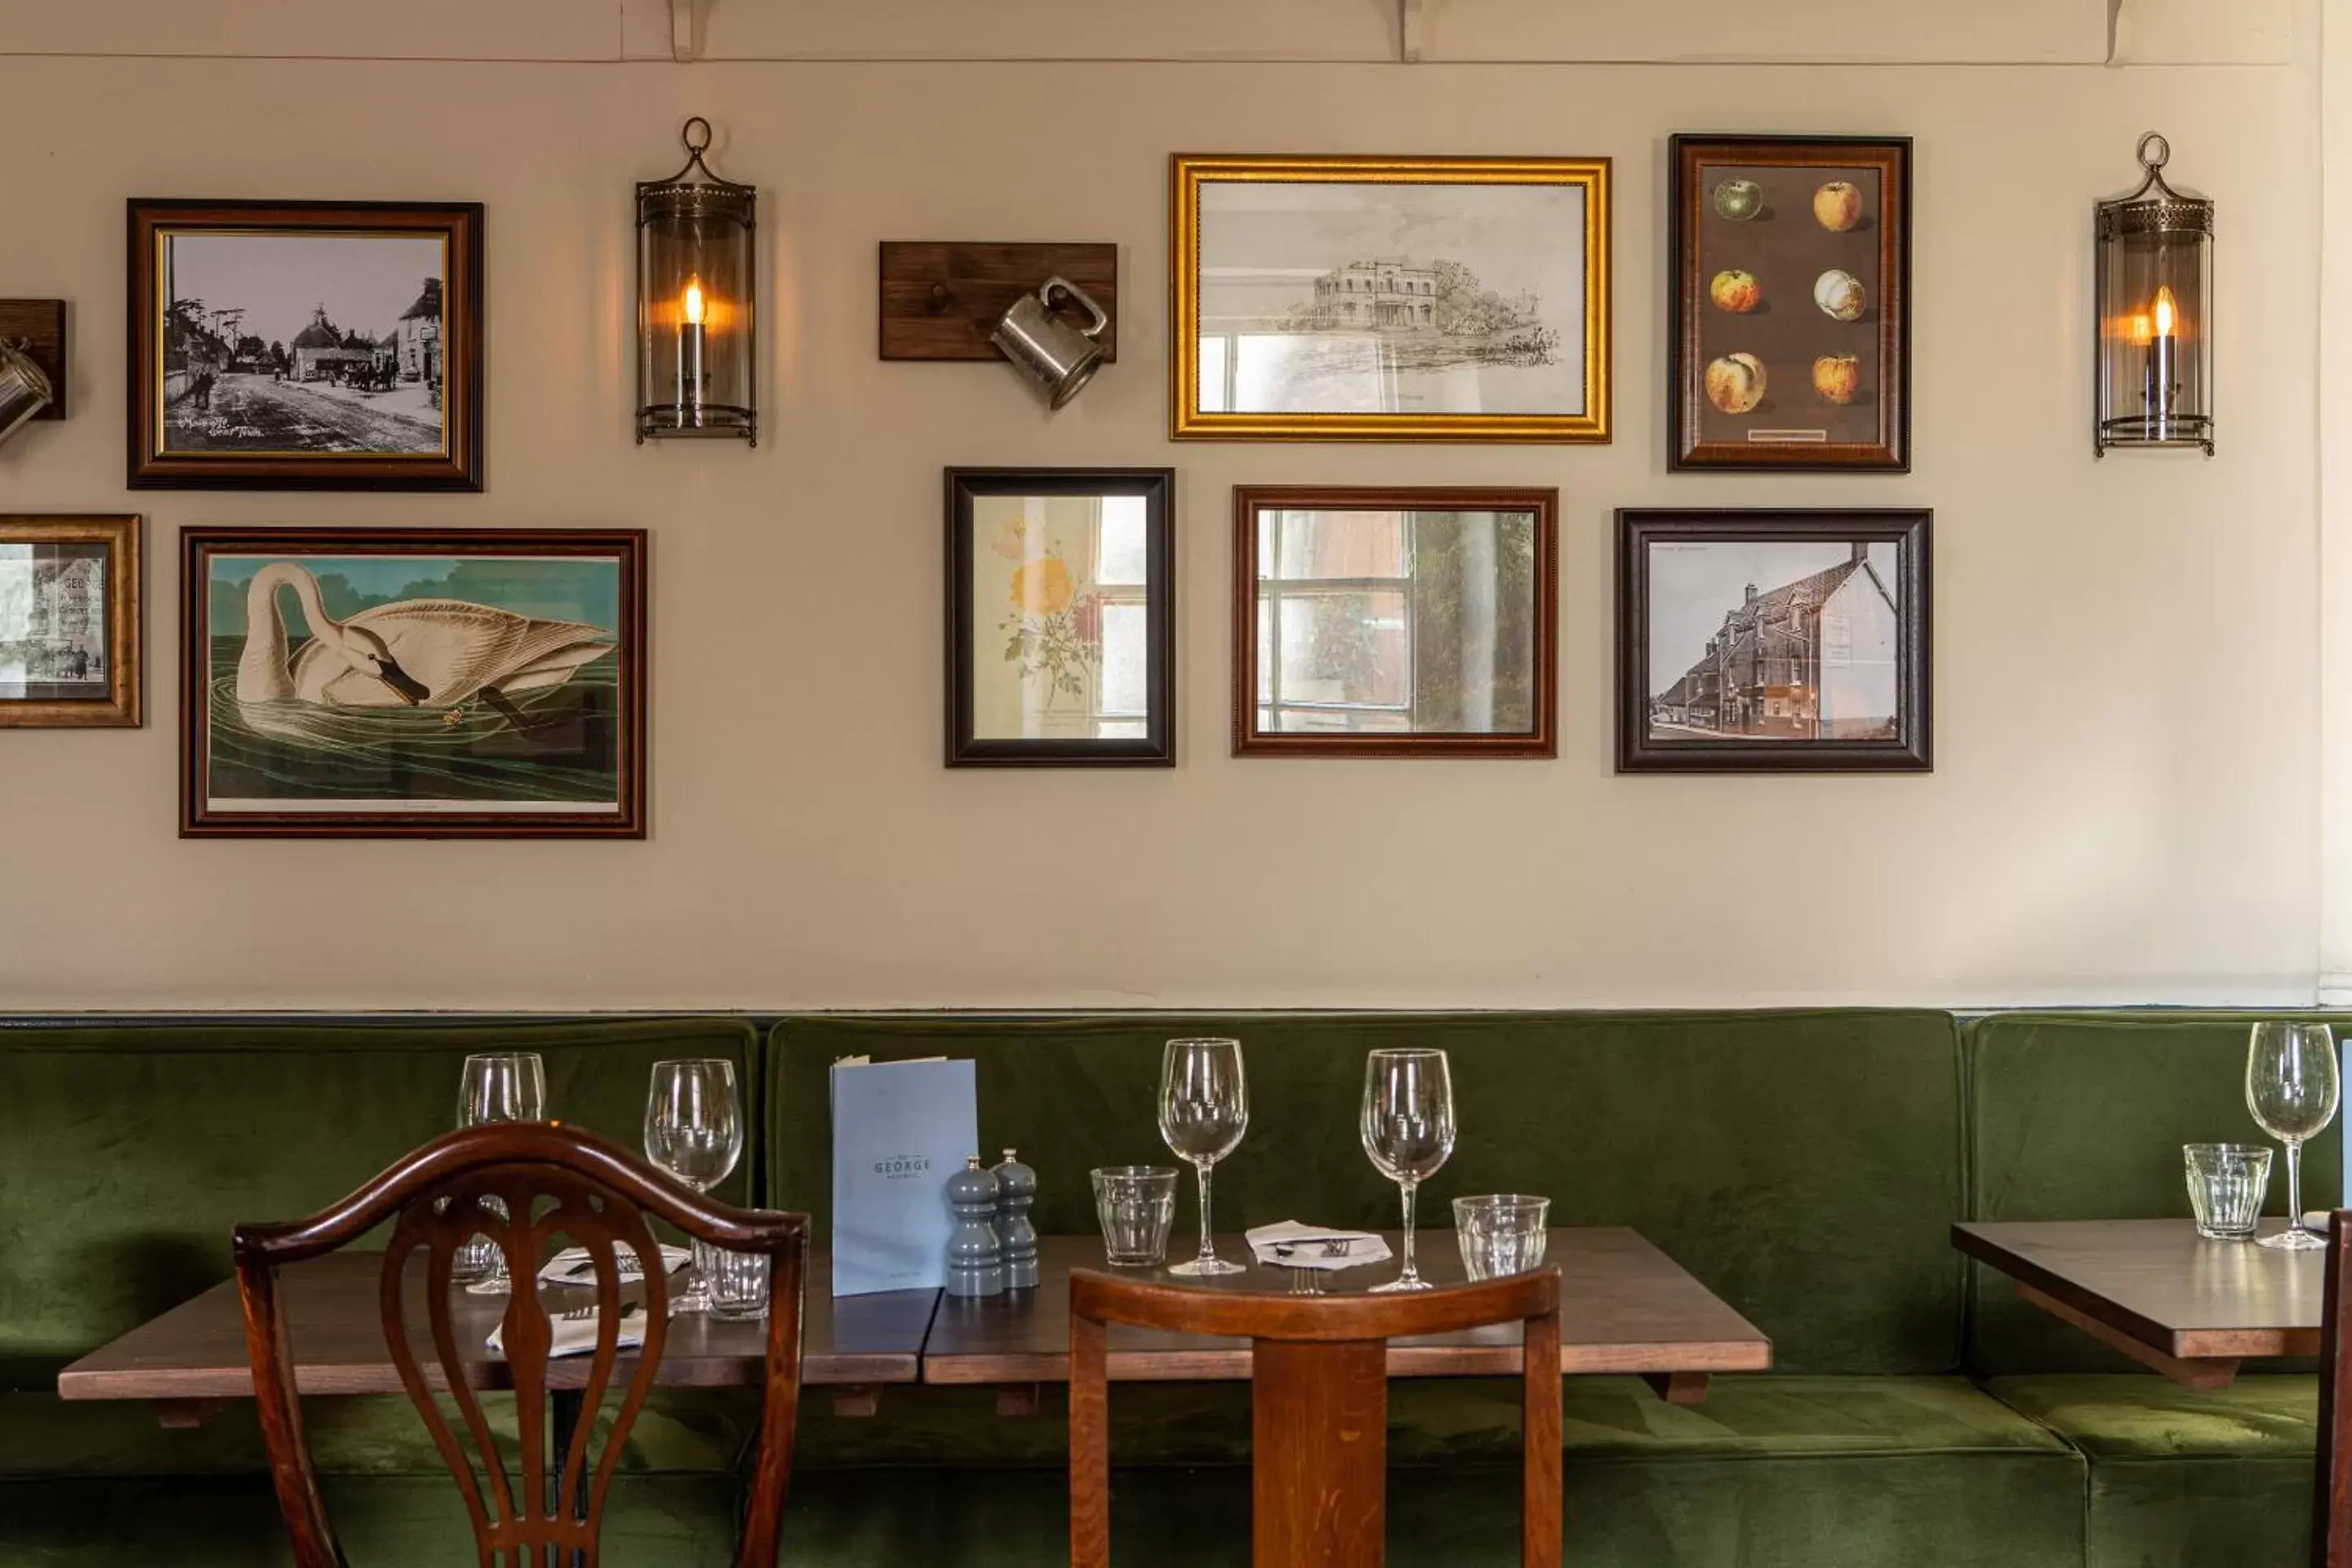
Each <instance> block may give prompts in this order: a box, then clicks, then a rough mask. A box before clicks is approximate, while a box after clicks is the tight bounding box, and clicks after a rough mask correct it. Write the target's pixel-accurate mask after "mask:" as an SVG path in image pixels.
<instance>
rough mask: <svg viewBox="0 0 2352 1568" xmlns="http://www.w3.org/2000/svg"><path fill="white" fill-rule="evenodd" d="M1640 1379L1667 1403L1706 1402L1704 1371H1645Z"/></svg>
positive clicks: (1689, 1403)
mask: <svg viewBox="0 0 2352 1568" xmlns="http://www.w3.org/2000/svg"><path fill="white" fill-rule="evenodd" d="M1642 1381H1643V1382H1644V1383H1646V1384H1648V1385H1650V1392H1652V1393H1653V1394H1655V1395H1656V1396H1658V1397H1659V1398H1661V1399H1663V1400H1664V1401H1665V1402H1666V1403H1667V1404H1669V1405H1704V1404H1706V1373H1704V1372H1645V1373H1643V1374H1642Z"/></svg>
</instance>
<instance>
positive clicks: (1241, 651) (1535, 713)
mask: <svg viewBox="0 0 2352 1568" xmlns="http://www.w3.org/2000/svg"><path fill="white" fill-rule="evenodd" d="M1268 510H1276V511H1361V512H1507V513H1532V514H1533V515H1534V517H1535V528H1534V538H1533V544H1534V559H1533V560H1532V562H1531V570H1530V573H1529V591H1530V592H1531V593H1532V595H1533V596H1534V603H1533V605H1532V606H1531V607H1530V608H1531V610H1532V612H1533V613H1532V623H1531V626H1530V632H1531V635H1532V639H1533V647H1532V650H1531V660H1530V663H1531V669H1530V675H1531V682H1530V689H1529V692H1528V706H1529V712H1530V717H1531V721H1532V722H1531V724H1530V727H1528V728H1527V729H1525V730H1511V731H1502V732H1484V731H1476V732H1451V731H1448V732H1439V731H1423V732H1418V733H1415V732H1402V731H1376V730H1361V731H1328V732H1321V733H1303V732H1298V731H1265V730H1261V729H1259V728H1258V727H1257V709H1258V650H1257V638H1258V618H1257V609H1258V517H1259V514H1260V513H1262V512H1265V511H1268ZM1321 581H1323V580H1318V582H1321ZM1324 591H1328V590H1324ZM1233 639H1234V644H1233V649H1234V652H1233V670H1234V684H1233V727H1234V756H1236V757H1327V758H1328V757H1400V758H1401V757H1452V758H1469V757H1482V758H1549V757H1557V756H1558V755H1559V491H1558V490H1554V489H1538V488H1511V487H1482V486H1328V485H1317V486H1304V485H1245V486H1235V487H1234V588H1233Z"/></svg>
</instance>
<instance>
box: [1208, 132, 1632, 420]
mask: <svg viewBox="0 0 2352 1568" xmlns="http://www.w3.org/2000/svg"><path fill="white" fill-rule="evenodd" d="M1609 178H1610V164H1609V160H1607V159H1606V158H1263V157H1198V156H1192V155H1188V154H1179V155H1178V156H1177V158H1176V159H1175V162H1174V169H1173V173H1172V177H1171V185H1172V193H1173V204H1174V212H1173V214H1172V218H1171V235H1172V237H1173V242H1174V254H1173V256H1172V257H1171V264H1170V269H1169V276H1170V277H1171V287H1172V289H1173V292H1174V296H1175V298H1174V300H1173V302H1172V308H1171V312H1170V315H1171V322H1172V325H1173V329H1174V339H1175V340H1174V343H1173V345H1172V349H1171V379H1172V382H1173V386H1172V388H1171V394H1172V395H1171V416H1172V434H1174V435H1176V436H1177V437H1179V438H1189V439H1193V440H1211V441H1251V440H1255V441H1584V442H1603V441H1607V440H1608V439H1609V428H1610V392H1609V371H1610V340H1609V330H1610V309H1609Z"/></svg>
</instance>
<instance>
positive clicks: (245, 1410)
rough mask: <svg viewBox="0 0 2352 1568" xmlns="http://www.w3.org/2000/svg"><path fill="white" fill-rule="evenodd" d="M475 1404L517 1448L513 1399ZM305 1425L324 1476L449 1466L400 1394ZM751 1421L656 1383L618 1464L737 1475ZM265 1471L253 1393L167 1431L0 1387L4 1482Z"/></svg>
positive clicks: (328, 1410)
mask: <svg viewBox="0 0 2352 1568" xmlns="http://www.w3.org/2000/svg"><path fill="white" fill-rule="evenodd" d="M614 1403H615V1402H614V1401H610V1400H608V1401H607V1402H606V1404H605V1406H604V1411H603V1413H602V1414H601V1415H600V1417H599V1420H598V1424H597V1436H596V1442H597V1444H598V1448H597V1452H598V1453H599V1454H601V1453H602V1452H603V1445H604V1442H605V1441H606V1440H607V1438H608V1437H609V1436H610V1434H611V1429H612V1419H611V1417H612V1411H613V1407H614ZM482 1405H483V1413H484V1415H485V1416H487V1417H488V1420H489V1423H490V1429H491V1431H492V1433H493V1434H494V1435H495V1436H496V1437H498V1439H499V1445H500V1448H501V1449H502V1450H503V1451H504V1452H506V1453H507V1454H509V1456H512V1455H514V1454H516V1453H519V1452H520V1448H518V1447H517V1444H516V1441H515V1412H514V1399H513V1396H511V1395H504V1394H488V1395H485V1396H483V1400H482ZM444 1409H445V1411H446V1412H447V1413H448V1414H449V1416H450V1421H451V1426H452V1427H453V1429H457V1430H460V1431H462V1427H459V1426H458V1422H457V1416H456V1407H455V1406H453V1405H450V1404H448V1403H447V1401H446V1399H445V1401H444ZM302 1424H303V1427H304V1435H305V1437H306V1438H307V1439H308V1441H309V1444H310V1460H311V1463H312V1465H313V1466H314V1467H315V1468H316V1469H317V1470H318V1472H319V1474H320V1475H321V1476H330V1475H332V1476H413V1475H434V1476H446V1474H447V1473H448V1472H447V1469H446V1467H445V1466H444V1465H443V1463H442V1460H441V1454H440V1450H439V1449H438V1448H435V1447H434V1445H433V1439H432V1437H430V1436H429V1435H428V1434H427V1432H426V1430H425V1423H424V1420H423V1418H422V1417H420V1416H418V1415H417V1413H416V1409H415V1406H412V1405H411V1404H409V1402H408V1401H407V1399H406V1398H405V1397H403V1396H397V1395H387V1396H366V1397H332V1398H324V1397H322V1398H313V1399H306V1400H304V1401H303V1402H302ZM758 1427H759V1402H758V1399H757V1397H756V1396H752V1395H751V1394H750V1393H749V1392H748V1391H743V1390H735V1389H699V1388H661V1389H656V1390H655V1391H654V1394H653V1396H652V1397H651V1398H649V1399H648V1400H647V1401H646V1408H645V1409H644V1410H643V1411H642V1412H640V1413H639V1415H638V1416H637V1419H636V1422H635V1425H634V1426H633V1427H631V1428H630V1430H629V1440H628V1442H627V1443H626V1445H625V1446H624V1447H623V1448H622V1450H621V1458H620V1461H619V1463H620V1469H622V1470H623V1471H624V1472H625V1473H628V1474H632V1475H655V1474H684V1475H732V1474H734V1473H736V1471H737V1469H739V1466H740V1461H741V1459H742V1458H743V1457H744V1456H745V1455H747V1454H748V1453H749V1451H750V1448H751V1443H752V1440H753V1439H754V1437H756V1436H757V1433H758ZM460 1441H461V1443H462V1442H463V1439H462V1437H461V1439H460ZM466 1447H467V1452H468V1453H470V1452H471V1446H470V1445H469V1444H468V1445H466ZM268 1468H269V1466H268V1458H267V1457H266V1456H265V1453H264V1450H263V1448H262V1444H261V1429H260V1427H259V1425H258V1423H257V1420H256V1418H255V1415H254V1406H253V1402H252V1401H251V1400H237V1401H235V1402H233V1403H229V1404H226V1405H224V1406H221V1407H220V1408H219V1409H218V1410H216V1411H215V1412H214V1413H213V1414H212V1416H210V1417H209V1418H208V1419H207V1420H206V1421H205V1424H204V1425H203V1426H202V1427H194V1428H170V1427H163V1425H162V1424H161V1423H159V1422H158V1421H157V1420H156V1418H155V1412H154V1410H153V1408H152V1406H148V1405H147V1404H145V1403H143V1402H140V1401H115V1400H92V1401H79V1400H71V1401H69V1400H62V1399H59V1398H58V1397H57V1396H55V1395H54V1394H0V1480H6V1479H39V1478H52V1479H53V1478H60V1477H68V1476H136V1475H190V1476H199V1475H260V1474H267V1473H268Z"/></svg>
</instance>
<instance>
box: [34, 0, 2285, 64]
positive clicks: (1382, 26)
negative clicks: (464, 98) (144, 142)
mask: <svg viewBox="0 0 2352 1568" xmlns="http://www.w3.org/2000/svg"><path fill="white" fill-rule="evenodd" d="M2293 45H2294V5H2293V4H2292V0H1974V3H1972V4H1968V5H1927V4H1922V3H1919V0H1896V3H1895V4H1887V5H1854V4H1852V3H1851V0H1769V3H1767V4H1759V5H1729V4H1727V3H1726V0H1638V3H1633V4H1629V3H1628V0H1278V3H1269V0H1185V3H1184V4H1181V5H1171V4H1167V3H1166V0H990V3H989V4H986V5H973V4H971V0H878V3H877V4H872V5H843V4H840V3H839V0H498V4H496V5H482V4H480V0H333V3H327V4H321V3H319V0H233V3H228V4H220V3H212V4H192V3H190V0H12V3H11V4H10V5H7V6H5V7H0V54H73V55H150V56H152V55H188V56H214V57H251V58H263V59H271V58H291V59H304V58H352V59H469V60H546V61H553V60H569V61H581V62H589V61H598V60H654V59H707V60H912V59H928V60H1203V61H1207V60H1224V61H1239V60H1268V61H1288V62H1307V61H1334V62H1338V61H1347V62H1357V63H1362V62H1370V61H1380V60H1397V59H1418V60H1423V61H1428V62H1432V63H1435V62H1442V61H1451V62H1455V63H1494V62H1508V63H1516V64H1534V63H1545V62H1559V63H1583V62H1607V61H1640V62H1656V63H1667V64H1671V63H1693V64H1696V63H1702V62H1707V61H1755V62H1759V63H1807V62H1822V63H1832V62H1871V63H1880V64H1915V65H1967V64H1988V65H2097V64H2101V63H2108V64H2118V65H2123V64H2128V65H2167V64H2191V65H2218V64H2239V65H2252V64H2262V65H2274V64H2280V63H2283V62H2284V61H2285V60H2286V59H2288V58H2289V57H2290V54H2289V52H2290V50H2291V48H2292V47H2293Z"/></svg>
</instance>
